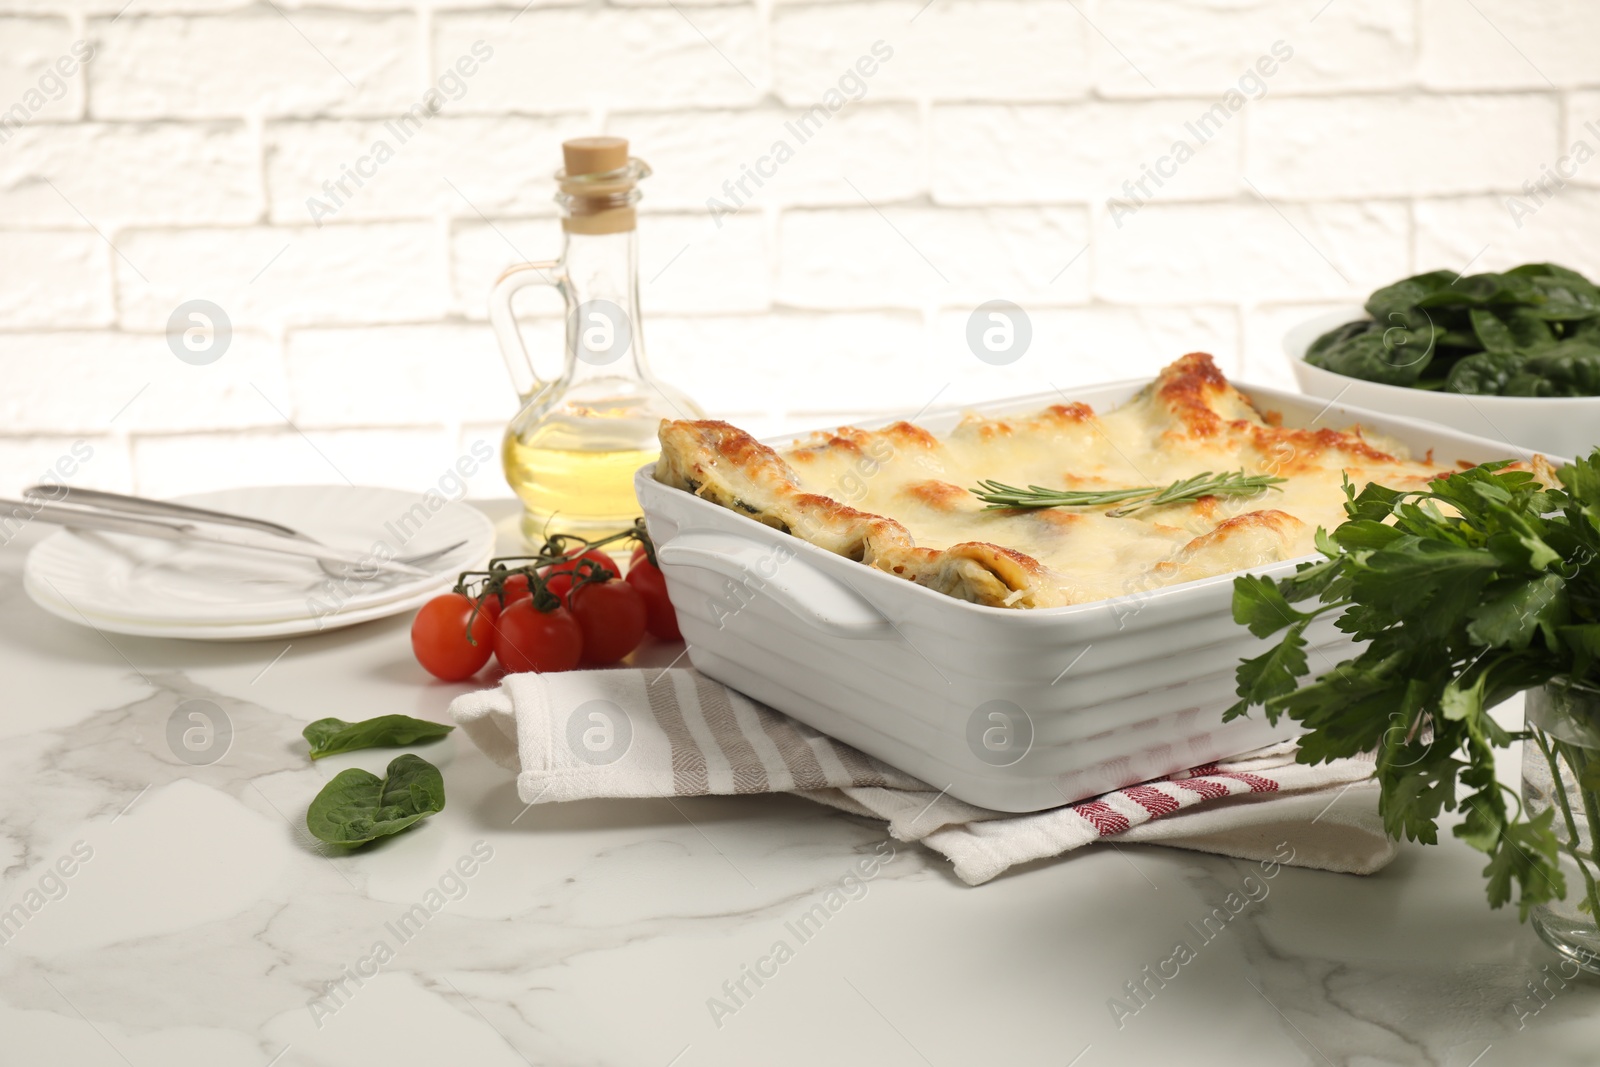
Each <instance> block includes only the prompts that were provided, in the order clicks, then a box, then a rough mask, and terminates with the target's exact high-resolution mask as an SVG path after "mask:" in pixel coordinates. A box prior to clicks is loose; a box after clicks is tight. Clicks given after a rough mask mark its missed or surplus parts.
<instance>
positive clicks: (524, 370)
mask: <svg viewBox="0 0 1600 1067" xmlns="http://www.w3.org/2000/svg"><path fill="white" fill-rule="evenodd" d="M562 281H563V278H562V274H561V263H560V262H559V261H557V260H550V261H548V262H544V263H518V264H517V265H516V266H513V267H507V268H506V270H505V273H503V274H501V275H500V277H499V278H498V279H496V281H495V283H494V288H493V289H492V290H490V291H489V325H491V326H493V327H494V336H495V340H497V341H499V342H500V355H501V357H502V358H504V359H505V361H506V368H507V369H508V370H509V371H510V372H511V382H512V384H513V385H514V386H515V387H516V390H517V395H518V396H519V397H521V398H522V399H523V401H527V400H528V399H529V398H531V397H532V396H534V395H535V394H536V393H538V392H540V391H541V390H543V389H544V387H545V386H546V385H547V384H548V383H546V382H545V381H543V380H541V379H540V377H539V375H538V372H537V371H535V370H534V366H533V357H532V356H530V355H529V354H528V346H527V344H526V343H525V342H524V341H523V339H522V330H521V329H519V328H518V326H517V317H516V315H515V314H514V313H513V312H512V310H511V301H512V298H513V297H515V296H516V295H517V293H518V292H519V291H521V290H523V289H526V288H527V287H528V286H530V285H549V286H553V287H554V288H555V289H556V290H557V291H558V292H560V293H561V295H562V297H563V299H564V298H565V297H566V295H567V293H566V287H565V286H564V285H563V284H562Z"/></svg>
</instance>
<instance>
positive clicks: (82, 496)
mask: <svg viewBox="0 0 1600 1067" xmlns="http://www.w3.org/2000/svg"><path fill="white" fill-rule="evenodd" d="M22 495H23V497H24V498H31V499H34V500H40V501H47V502H52V503H57V504H68V505H76V506H87V507H98V508H99V509H101V510H100V513H101V514H104V515H106V516H108V517H113V518H115V517H119V516H129V517H131V516H140V515H145V516H151V517H153V518H172V519H192V520H194V521H197V522H207V523H211V524H213V525H217V526H236V527H239V528H241V529H246V530H255V531H257V532H260V533H266V534H271V535H273V536H274V537H282V538H286V539H288V540H292V541H298V542H300V543H302V544H304V545H306V546H307V547H310V548H323V549H328V551H329V552H330V553H332V555H330V556H327V557H323V556H317V557H315V558H316V562H317V566H318V567H321V568H322V572H323V573H324V574H326V575H328V576H329V577H331V578H339V579H342V580H348V579H351V578H355V579H357V580H361V581H369V580H372V579H373V578H375V577H377V574H376V573H375V572H377V571H381V570H389V571H390V572H391V573H393V572H394V571H396V570H398V571H399V572H400V573H402V574H403V573H405V572H407V571H409V572H410V573H411V576H413V577H416V576H421V575H422V574H423V573H425V572H423V571H421V570H420V569H419V568H420V567H422V566H424V565H426V564H428V563H432V562H434V561H435V560H437V559H439V558H440V557H441V556H445V555H447V554H449V553H451V552H454V551H455V550H456V549H458V548H460V547H461V546H462V545H464V544H466V542H465V541H457V542H456V543H455V544H452V545H446V546H445V547H443V548H437V549H434V550H433V551H432V552H423V553H420V554H418V555H414V556H401V557H398V558H396V559H392V560H387V561H377V560H372V561H366V560H363V561H352V560H349V559H341V558H339V557H340V556H345V555H346V553H345V552H344V551H343V550H340V549H335V548H332V547H331V546H329V545H325V544H323V543H322V542H321V541H318V540H317V539H316V538H314V537H312V536H311V535H310V534H305V533H301V532H300V531H299V530H296V529H294V528H293V527H291V526H285V525H284V524H282V523H278V522H271V521H269V520H267V519H258V518H254V517H252V516H249V515H235V514H233V513H231V512H227V511H214V510H212V509H210V508H197V507H194V506H193V505H190V504H176V503H172V502H171V501H166V500H152V499H150V498H148V497H142V496H130V495H128V494H125V493H111V492H107V491H105V490H103V489H69V490H68V491H67V493H66V494H65V495H64V496H61V497H60V498H59V499H57V496H58V494H57V493H56V491H55V487H52V486H45V485H30V486H28V488H26V489H24V490H23V491H22ZM263 547H264V546H263ZM390 564H392V565H393V566H392V567H391V566H389V565H390Z"/></svg>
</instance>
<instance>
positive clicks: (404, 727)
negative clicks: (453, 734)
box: [301, 715, 455, 759]
mask: <svg viewBox="0 0 1600 1067" xmlns="http://www.w3.org/2000/svg"><path fill="white" fill-rule="evenodd" d="M454 729H455V727H454V726H445V725H443V724H442V723H436V722H428V721H427V720H426V719H413V718H412V717H411V716H409V715H379V716H378V717H377V718H375V719H364V720H362V721H361V722H345V721H344V720H343V719H332V718H329V719H318V720H317V721H316V722H314V723H312V724H311V725H310V726H307V727H306V728H305V729H304V730H302V731H301V736H303V737H304V738H305V739H306V742H307V743H308V744H309V745H310V746H311V758H312V759H321V758H322V757H323V756H331V755H333V754H334V753H336V752H354V751H355V750H356V749H361V748H397V747H399V746H401V745H410V744H414V743H416V742H418V741H432V740H434V739H436V738H440V737H443V736H444V735H445V734H448V733H449V732H450V731H451V730H454Z"/></svg>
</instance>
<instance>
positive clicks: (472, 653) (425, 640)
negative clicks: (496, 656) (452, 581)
mask: <svg viewBox="0 0 1600 1067" xmlns="http://www.w3.org/2000/svg"><path fill="white" fill-rule="evenodd" d="M472 608H473V602H472V600H471V598H470V597H465V596H462V595H461V594H460V593H444V594H442V595H440V596H436V597H434V598H433V599H432V600H430V601H428V602H427V603H426V604H424V605H422V610H420V611H418V612H417V617H416V618H415V619H414V620H412V623H411V651H412V652H413V653H414V654H415V655H416V657H417V662H418V663H420V664H422V667H423V669H424V670H426V671H427V672H428V673H429V674H431V675H433V676H434V677H435V678H442V679H444V680H445V681H447V682H459V681H461V680H462V679H464V678H471V677H472V676H473V675H474V674H477V673H478V671H480V670H482V669H483V665H484V664H485V663H488V662H489V654H490V653H491V652H492V651H493V643H494V633H495V622H494V617H493V616H492V615H489V614H487V613H486V612H482V611H480V612H478V616H477V618H475V619H472V642H475V643H469V642H468V640H467V620H468V619H469V618H471V617H472Z"/></svg>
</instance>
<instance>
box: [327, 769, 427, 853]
mask: <svg viewBox="0 0 1600 1067" xmlns="http://www.w3.org/2000/svg"><path fill="white" fill-rule="evenodd" d="M386 775H387V776H386V777H384V778H379V777H378V776H377V775H375V774H373V773H371V772H370V771H364V770H361V769H360V768H358V767H350V768H347V769H345V770H342V771H340V772H339V773H338V774H336V775H334V776H333V780H332V781H330V782H329V783H328V784H327V785H325V786H323V787H322V792H320V793H318V794H317V796H316V799H315V800H313V801H312V802H311V807H310V808H309V809H308V810H307V811H306V829H308V830H310V831H311V833H312V835H313V836H314V837H316V839H317V840H319V841H326V842H327V843H328V844H330V845H365V844H367V843H369V842H371V841H375V840H377V839H378V838H380V837H387V836H388V835H390V834H397V833H399V832H400V831H402V830H404V829H406V828H407V827H410V826H411V825H413V824H414V823H417V822H419V821H421V820H423V819H425V818H427V817H428V816H429V815H432V814H434V813H435V812H438V811H443V810H444V776H443V775H441V774H440V773H439V768H437V767H435V766H434V765H433V764H431V763H429V762H428V761H427V760H425V759H423V758H422V757H420V756H414V755H412V754H411V753H409V752H407V753H406V754H405V755H403V756H396V757H395V759H394V761H393V762H391V763H390V764H389V768H388V771H387V772H386Z"/></svg>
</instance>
